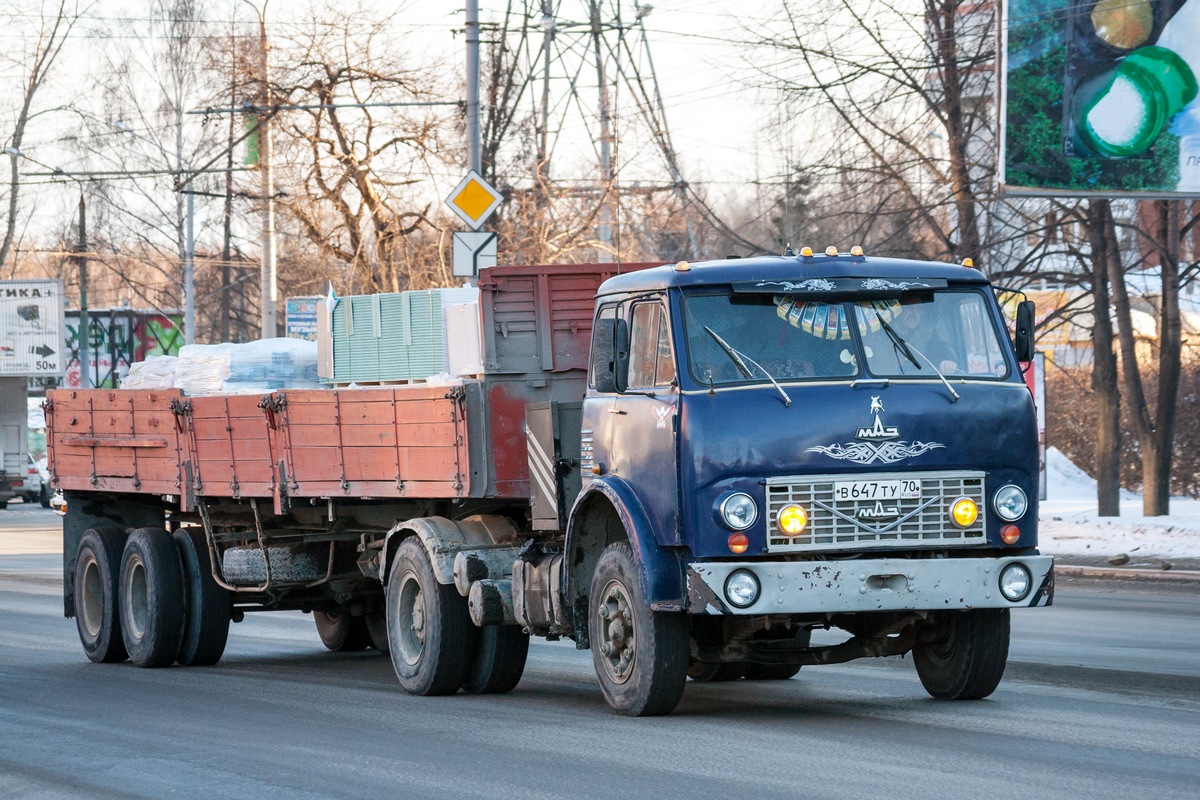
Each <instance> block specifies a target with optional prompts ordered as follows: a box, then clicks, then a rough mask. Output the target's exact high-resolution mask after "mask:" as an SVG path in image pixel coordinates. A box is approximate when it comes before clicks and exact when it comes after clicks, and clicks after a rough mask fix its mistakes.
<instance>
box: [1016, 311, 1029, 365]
mask: <svg viewBox="0 0 1200 800" xmlns="http://www.w3.org/2000/svg"><path fill="white" fill-rule="evenodd" d="M1033 315H1034V305H1033V301H1032V300H1025V301H1023V302H1021V303H1017V335H1016V338H1015V339H1014V340H1013V345H1014V346H1015V347H1016V349H1017V361H1020V362H1022V363H1026V362H1029V361H1033V348H1034V342H1033Z"/></svg>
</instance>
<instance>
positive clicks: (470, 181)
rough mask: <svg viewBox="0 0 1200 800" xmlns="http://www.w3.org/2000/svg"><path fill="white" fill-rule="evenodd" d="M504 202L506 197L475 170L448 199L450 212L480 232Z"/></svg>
mask: <svg viewBox="0 0 1200 800" xmlns="http://www.w3.org/2000/svg"><path fill="white" fill-rule="evenodd" d="M503 202H504V195H502V194H500V193H499V192H497V191H496V190H495V189H494V188H492V186H491V184H489V183H488V182H487V181H485V180H484V179H483V176H482V175H480V174H479V173H478V172H476V171H475V170H471V171H470V172H468V173H467V176H466V177H465V178H463V179H462V181H460V182H459V184H458V186H456V187H454V191H453V192H451V193H450V196H449V197H447V198H446V205H448V206H450V210H451V211H453V212H454V213H455V214H457V215H458V217H459V219H461V220H462V221H463V222H465V223H467V224H468V225H470V226H471V228H472V229H474V230H479V229H480V227H482V226H483V223H485V222H487V220H488V217H490V216H492V212H494V211H495V210H496V207H497V206H499V205H500V204H501V203H503Z"/></svg>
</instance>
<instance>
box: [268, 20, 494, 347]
mask: <svg viewBox="0 0 1200 800" xmlns="http://www.w3.org/2000/svg"><path fill="white" fill-rule="evenodd" d="M267 2H268V0H263V6H262V10H261V11H260V10H259V9H258V8H257V7H256V6H254V4H253V3H250V2H249V0H246V5H248V6H250V7H251V8H253V9H254V11H255V13H256V14H258V48H259V72H260V73H261V74H262V97H263V102H262V109H261V110H260V113H259V117H258V168H259V170H260V173H261V176H262V203H263V221H262V274H261V276H260V293H261V295H262V299H261V305H262V331H261V332H260V334H259V336H260V338H263V339H270V338H273V337H274V336H275V334H276V331H277V330H278V327H277V323H276V319H275V315H276V307H277V306H278V305H279V279H278V272H277V269H276V264H275V173H274V169H273V167H272V165H271V160H272V156H273V147H272V143H271V114H272V112H273V110H274V106H272V104H271V72H270V64H271V62H270V58H269V43H268V41H267ZM476 13H477V14H478V10H477V12H476ZM476 30H477V31H478V27H477V28H476ZM475 39H476V43H478V40H479V36H478V32H477V33H476V37H475ZM476 120H478V116H476Z"/></svg>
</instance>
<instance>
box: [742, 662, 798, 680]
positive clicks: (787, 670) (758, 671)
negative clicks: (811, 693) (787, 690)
mask: <svg viewBox="0 0 1200 800" xmlns="http://www.w3.org/2000/svg"><path fill="white" fill-rule="evenodd" d="M798 672H800V665H799V664H749V665H748V666H747V669H746V680H748V681H786V680H789V679H791V678H794V677H796V674H797V673H798Z"/></svg>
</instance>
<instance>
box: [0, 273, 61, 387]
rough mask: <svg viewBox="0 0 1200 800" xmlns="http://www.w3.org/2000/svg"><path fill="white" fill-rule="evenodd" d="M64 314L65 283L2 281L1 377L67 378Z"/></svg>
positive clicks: (0, 283)
mask: <svg viewBox="0 0 1200 800" xmlns="http://www.w3.org/2000/svg"><path fill="white" fill-rule="evenodd" d="M64 310H65V308H64V304H63V284H62V281H59V280H51V279H46V280H28V281H25V280H22V281H0V375H28V376H30V377H54V376H58V375H62V374H63V370H64V368H65V367H66V362H67V359H66V356H65V354H64V352H63V351H64V349H65V347H64V345H65V325H64V320H63V313H64Z"/></svg>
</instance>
